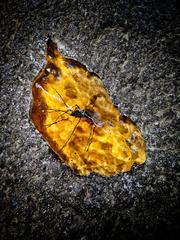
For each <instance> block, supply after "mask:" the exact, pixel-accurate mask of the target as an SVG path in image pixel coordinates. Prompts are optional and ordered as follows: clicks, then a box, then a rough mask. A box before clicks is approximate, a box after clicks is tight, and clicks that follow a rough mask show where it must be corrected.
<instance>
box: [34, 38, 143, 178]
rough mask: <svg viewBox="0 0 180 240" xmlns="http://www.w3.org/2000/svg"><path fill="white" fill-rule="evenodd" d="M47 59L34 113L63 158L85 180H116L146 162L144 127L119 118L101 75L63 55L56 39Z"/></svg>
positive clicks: (36, 82)
mask: <svg viewBox="0 0 180 240" xmlns="http://www.w3.org/2000/svg"><path fill="white" fill-rule="evenodd" d="M46 59H47V64H46V66H45V68H44V69H42V70H41V72H40V73H39V75H38V76H37V77H36V78H35V80H34V81H33V86H32V95H33V102H32V108H31V113H30V114H31V119H32V121H33V123H34V125H35V127H36V128H37V129H38V131H39V132H40V133H41V134H42V136H43V138H44V139H45V140H46V141H47V142H48V143H49V145H50V147H51V148H52V149H53V151H54V152H55V153H56V154H57V155H58V156H59V157H60V159H61V160H62V161H64V163H65V164H66V165H68V166H69V167H70V168H71V169H73V170H74V171H75V172H76V173H78V174H80V175H88V174H89V173H91V172H94V173H98V174H100V175H103V176H112V175H115V174H118V173H120V172H126V171H129V170H130V169H131V167H132V165H133V164H134V163H138V164H142V163H144V161H145V158H146V156H145V143H144V139H143V137H142V134H141V132H140V130H139V128H138V127H137V126H136V124H135V123H134V122H133V121H132V120H131V119H129V118H128V117H125V116H122V115H121V114H120V113H119V111H118V109H117V108H116V107H115V106H114V105H113V103H112V101H111V100H110V97H109V96H108V93H107V92H106V90H105V88H104V86H103V84H102V81H101V80H100V78H99V77H98V75H97V74H95V73H92V72H89V71H88V70H87V68H86V67H85V66H84V65H82V64H81V63H79V62H78V61H75V60H73V59H70V58H66V57H64V56H62V55H61V54H60V52H59V51H58V48H57V45H56V44H55V43H54V42H53V41H52V40H51V39H49V40H48V42H47V53H46Z"/></svg>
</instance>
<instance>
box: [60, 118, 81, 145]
mask: <svg viewBox="0 0 180 240" xmlns="http://www.w3.org/2000/svg"><path fill="white" fill-rule="evenodd" d="M80 121H81V118H79V119H78V122H77V123H76V125H75V127H74V129H73V131H72V133H71V135H70V136H69V137H68V139H67V141H66V142H65V143H64V145H63V146H62V148H61V149H60V150H63V148H65V146H66V145H67V144H68V142H69V141H70V139H71V138H72V136H73V134H74V133H75V131H76V128H77V126H78V124H79V123H80Z"/></svg>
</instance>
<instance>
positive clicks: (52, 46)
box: [46, 35, 60, 58]
mask: <svg viewBox="0 0 180 240" xmlns="http://www.w3.org/2000/svg"><path fill="white" fill-rule="evenodd" d="M46 54H47V57H52V58H56V57H57V56H59V55H60V53H59V51H58V45H57V43H55V42H54V41H53V40H52V37H51V35H48V39H47V50H46Z"/></svg>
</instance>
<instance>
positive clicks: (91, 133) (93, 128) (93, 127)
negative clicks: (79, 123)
mask: <svg viewBox="0 0 180 240" xmlns="http://www.w3.org/2000/svg"><path fill="white" fill-rule="evenodd" d="M95 127H96V126H95V125H92V126H91V130H90V134H89V138H88V144H87V148H86V152H88V150H89V147H90V145H91V143H92V139H93V135H94V131H95Z"/></svg>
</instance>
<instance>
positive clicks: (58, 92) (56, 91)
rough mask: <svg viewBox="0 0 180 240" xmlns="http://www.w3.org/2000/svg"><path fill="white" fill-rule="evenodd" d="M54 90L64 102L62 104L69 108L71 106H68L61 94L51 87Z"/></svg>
mask: <svg viewBox="0 0 180 240" xmlns="http://www.w3.org/2000/svg"><path fill="white" fill-rule="evenodd" d="M51 88H52V89H54V91H55V92H56V93H57V94H58V96H59V97H60V99H61V100H62V102H63V103H64V105H65V106H66V107H67V108H68V107H69V106H68V105H67V104H66V102H65V101H64V99H63V97H62V96H61V95H60V93H59V92H58V91H57V90H56V89H55V88H53V87H51Z"/></svg>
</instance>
